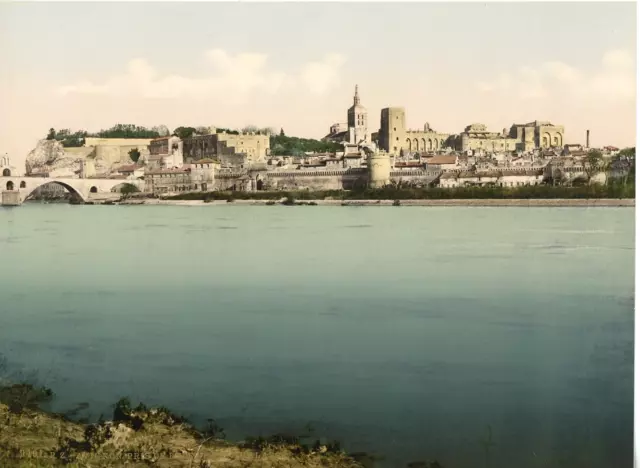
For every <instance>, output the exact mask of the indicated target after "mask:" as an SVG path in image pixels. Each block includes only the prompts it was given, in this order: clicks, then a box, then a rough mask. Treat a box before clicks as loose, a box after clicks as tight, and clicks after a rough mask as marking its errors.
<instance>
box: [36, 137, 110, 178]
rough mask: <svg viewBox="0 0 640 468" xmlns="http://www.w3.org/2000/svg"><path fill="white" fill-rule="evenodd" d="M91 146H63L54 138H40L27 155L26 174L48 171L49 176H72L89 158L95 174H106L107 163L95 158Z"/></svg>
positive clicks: (107, 169) (107, 170)
mask: <svg viewBox="0 0 640 468" xmlns="http://www.w3.org/2000/svg"><path fill="white" fill-rule="evenodd" d="M93 155H94V148H93V147H82V148H64V147H63V146H62V143H60V142H59V141H56V140H40V141H39V142H38V144H37V145H36V147H35V148H34V149H32V150H31V151H30V152H29V154H28V155H27V160H26V161H25V166H26V169H27V174H29V175H31V174H34V173H42V172H45V173H48V174H49V175H50V176H51V177H74V175H75V174H77V173H78V172H79V171H80V168H81V166H82V162H83V161H85V160H91V161H92V162H93V164H94V165H95V172H96V173H97V174H107V173H108V172H109V164H107V163H106V162H105V161H102V160H101V159H95V158H94V157H93Z"/></svg>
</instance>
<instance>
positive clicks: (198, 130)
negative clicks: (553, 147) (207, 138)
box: [196, 125, 209, 135]
mask: <svg viewBox="0 0 640 468" xmlns="http://www.w3.org/2000/svg"><path fill="white" fill-rule="evenodd" d="M196 133H197V134H198V135H208V134H209V127H204V126H202V125H201V126H199V127H196Z"/></svg>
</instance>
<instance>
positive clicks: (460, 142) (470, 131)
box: [455, 123, 519, 154]
mask: <svg viewBox="0 0 640 468" xmlns="http://www.w3.org/2000/svg"><path fill="white" fill-rule="evenodd" d="M518 142H519V140H517V139H516V138H511V137H509V135H508V134H507V131H506V129H504V130H503V131H502V133H499V132H490V131H488V130H487V126H486V125H484V124H481V123H474V124H471V125H468V126H467V127H465V129H464V132H462V133H460V135H458V136H457V137H456V145H455V146H456V149H458V150H459V151H463V152H473V153H474V154H475V153H484V152H491V153H492V152H496V151H516V149H517V144H518Z"/></svg>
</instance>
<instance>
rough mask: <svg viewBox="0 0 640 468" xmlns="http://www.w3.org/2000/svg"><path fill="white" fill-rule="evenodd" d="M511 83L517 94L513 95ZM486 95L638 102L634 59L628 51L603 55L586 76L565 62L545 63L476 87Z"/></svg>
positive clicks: (481, 83)
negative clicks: (593, 70)
mask: <svg viewBox="0 0 640 468" xmlns="http://www.w3.org/2000/svg"><path fill="white" fill-rule="evenodd" d="M512 83H517V88H518V92H517V93H515V94H514V93H512V92H511V91H512V90H511V88H512ZM476 87H477V89H478V90H480V91H482V92H485V93H509V94H510V95H511V96H513V97H519V98H521V99H533V98H542V97H546V96H552V95H555V96H573V97H577V98H581V99H597V100H601V101H602V100H605V101H616V100H635V96H636V80H635V58H634V56H633V55H632V54H631V53H630V52H629V51H626V50H611V51H608V52H607V53H605V54H604V56H603V57H602V62H601V66H600V68H599V69H598V70H597V71H595V72H594V73H592V74H587V73H585V72H583V71H581V70H579V69H577V68H575V67H572V66H571V65H568V64H566V63H564V62H559V61H553V62H546V63H543V64H542V65H540V66H538V67H529V66H525V67H521V68H520V69H519V70H517V72H516V73H515V74H514V76H513V77H512V76H511V75H509V74H505V73H503V74H501V75H499V76H498V77H497V78H496V79H494V80H493V81H483V82H479V83H477V84H476Z"/></svg>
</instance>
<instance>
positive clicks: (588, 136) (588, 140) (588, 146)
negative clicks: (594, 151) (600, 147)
mask: <svg viewBox="0 0 640 468" xmlns="http://www.w3.org/2000/svg"><path fill="white" fill-rule="evenodd" d="M587 148H589V130H587Z"/></svg>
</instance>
